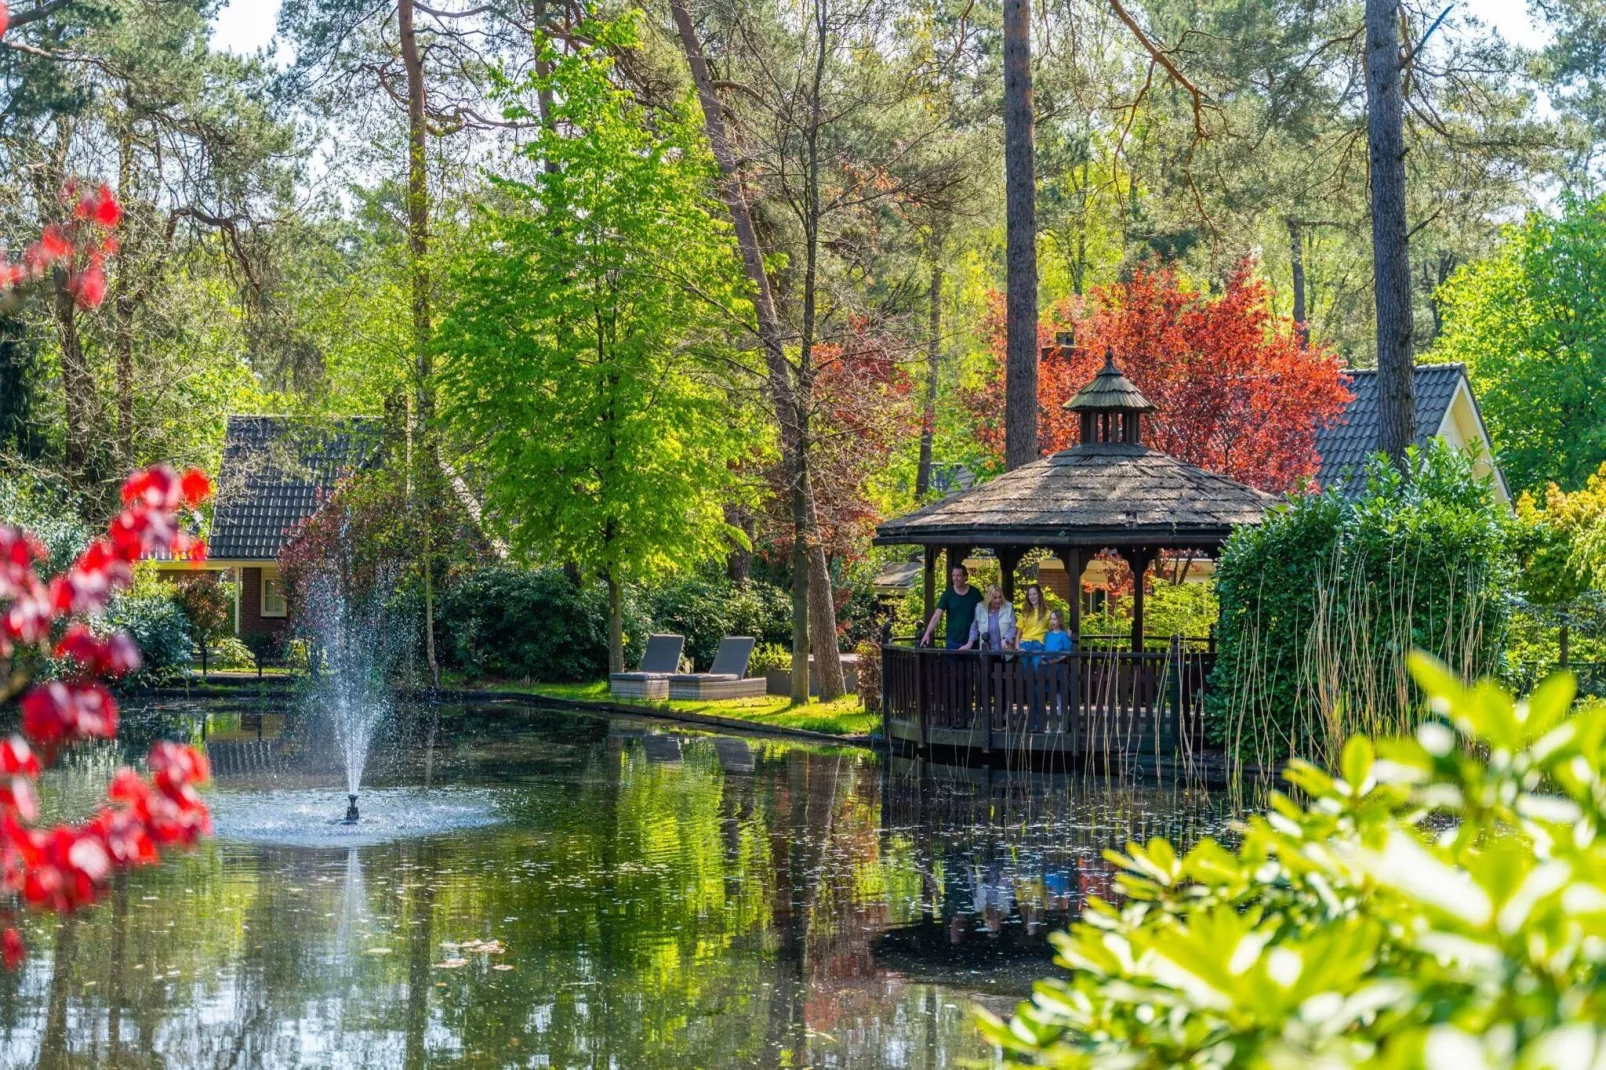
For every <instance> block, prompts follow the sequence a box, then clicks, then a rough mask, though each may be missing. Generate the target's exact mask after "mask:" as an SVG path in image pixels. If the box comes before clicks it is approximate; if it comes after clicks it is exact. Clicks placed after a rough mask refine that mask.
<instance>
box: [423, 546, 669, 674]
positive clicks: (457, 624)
mask: <svg viewBox="0 0 1606 1070" xmlns="http://www.w3.org/2000/svg"><path fill="white" fill-rule="evenodd" d="M624 618H625V662H626V664H627V665H632V666H633V665H634V664H635V663H636V661H637V660H638V659H639V658H640V657H641V651H642V648H643V647H644V646H645V645H646V640H647V633H648V631H649V630H650V628H649V625H648V618H647V615H646V614H645V613H644V612H643V611H642V607H641V605H640V602H639V600H638V599H637V598H636V597H635V596H634V594H633V593H631V592H629V591H628V590H627V591H626V596H625V607H624ZM436 641H437V643H438V653H439V656H440V660H441V663H442V665H443V666H444V667H446V668H451V669H458V670H461V671H463V672H467V673H470V674H472V675H475V676H492V677H503V678H506V679H514V680H518V679H530V680H538V681H542V682H545V683H563V682H571V681H585V680H595V679H597V678H598V677H601V676H606V675H607V672H608V600H607V595H606V593H605V592H604V591H603V589H602V588H601V587H600V586H598V585H591V586H580V587H576V586H575V584H574V583H573V582H571V581H570V579H569V577H568V576H566V575H564V573H563V570H561V569H555V568H544V569H537V570H535V571H528V570H525V569H521V568H514V567H497V568H486V569H480V570H478V571H475V572H470V573H467V574H466V575H463V576H462V577H460V578H459V579H458V580H457V582H455V583H454V584H452V586H450V587H449V588H447V589H446V590H445V591H443V592H442V593H441V599H440V608H439V617H438V622H437V633H436Z"/></svg>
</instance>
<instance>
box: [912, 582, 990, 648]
mask: <svg viewBox="0 0 1606 1070" xmlns="http://www.w3.org/2000/svg"><path fill="white" fill-rule="evenodd" d="M979 605H981V592H980V591H978V590H976V588H974V587H972V586H970V570H969V569H967V568H965V566H964V565H955V566H954V569H953V586H952V587H949V588H948V589H947V590H946V591H944V592H942V597H941V598H939V599H937V610H936V612H934V613H933V614H932V615H931V619H930V620H929V621H927V622H926V634H924V635H922V636H921V637H920V645H921V646H930V645H931V636H932V633H933V632H935V631H936V630H937V618H938V617H940V616H942V615H943V613H947V614H948V627H947V628H946V629H945V631H944V634H945V635H946V636H947V646H948V649H949V650H969V649H970V628H971V625H973V624H975V623H976V607H977V606H979Z"/></svg>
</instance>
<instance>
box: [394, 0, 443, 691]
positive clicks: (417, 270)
mask: <svg viewBox="0 0 1606 1070" xmlns="http://www.w3.org/2000/svg"><path fill="white" fill-rule="evenodd" d="M396 28H397V36H398V38H399V39H400V43H401V54H402V66H403V67H404V68H405V69H406V71H407V246H408V252H409V254H410V257H411V260H412V265H411V266H412V306H413V307H412V312H413V358H414V365H415V366H414V375H415V376H416V378H417V382H416V384H415V390H416V402H415V404H416V409H417V420H416V421H415V426H416V432H417V436H418V438H419V442H418V444H417V447H416V448H415V449H414V450H413V461H414V463H415V464H416V466H417V469H416V472H415V478H414V480H413V493H414V496H415V502H414V504H415V508H417V510H418V526H419V534H420V539H419V546H420V553H421V554H422V572H423V580H424V657H425V660H426V661H427V662H428V663H429V678H430V683H431V685H432V686H434V687H439V686H440V683H441V669H440V662H439V661H438V660H437V659H436V657H435V561H434V543H435V538H434V532H433V530H432V529H433V526H434V523H433V519H432V516H431V510H432V508H433V506H434V500H435V488H436V485H437V484H438V483H439V482H440V452H439V447H438V444H437V443H436V442H435V438H434V435H435V398H434V394H433V392H432V391H433V386H432V379H433V376H434V369H433V368H432V367H431V361H430V352H429V344H430V335H431V333H432V327H431V324H430V315H429V263H428V259H427V258H428V256H429V171H428V167H427V165H428V162H429V159H428V156H427V155H426V152H427V149H428V142H427V140H426V139H427V137H428V135H429V128H428V126H427V125H426V124H425V111H424V93H425V86H424V62H423V58H422V57H421V56H420V54H419V51H418V35H417V33H416V32H415V31H414V28H413V0H397V4H396Z"/></svg>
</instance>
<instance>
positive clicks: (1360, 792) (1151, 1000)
mask: <svg viewBox="0 0 1606 1070" xmlns="http://www.w3.org/2000/svg"><path fill="white" fill-rule="evenodd" d="M1411 671H1412V674H1413V676H1414V678H1415V680H1416V682H1417V684H1418V686H1420V687H1421V689H1422V691H1423V693H1424V694H1425V695H1426V696H1427V697H1428V699H1429V700H1430V702H1431V705H1432V708H1433V711H1434V712H1435V714H1437V715H1438V716H1439V717H1441V718H1442V720H1433V721H1429V722H1426V723H1424V724H1422V725H1421V726H1420V727H1419V728H1418V729H1417V731H1416V734H1415V736H1414V737H1404V738H1394V739H1385V740H1382V741H1380V742H1379V743H1378V745H1377V747H1376V750H1375V751H1374V748H1373V745H1372V743H1371V742H1370V741H1369V740H1368V739H1366V738H1365V737H1360V736H1357V737H1355V738H1353V739H1351V740H1350V741H1349V742H1348V743H1347V744H1346V745H1345V747H1344V749H1343V752H1342V756H1341V760H1340V763H1339V764H1340V769H1341V776H1338V777H1334V776H1330V775H1328V774H1327V773H1324V772H1322V771H1321V770H1319V769H1317V768H1315V767H1314V766H1311V765H1309V764H1306V763H1303V762H1297V761H1296V762H1293V763H1291V764H1290V767H1289V769H1288V771H1287V773H1286V774H1285V775H1286V778H1287V780H1288V781H1289V783H1290V784H1292V785H1293V787H1294V788H1295V789H1296V791H1297V793H1298V795H1299V797H1300V798H1301V799H1302V800H1303V803H1301V802H1296V801H1295V800H1294V798H1293V797H1291V796H1284V795H1280V794H1278V795H1273V797H1272V800H1271V812H1270V813H1268V814H1265V815H1264V816H1257V817H1254V818H1252V819H1251V820H1250V821H1249V822H1248V824H1247V825H1246V826H1245V828H1244V830H1243V840H1242V844H1241V846H1240V847H1238V849H1237V850H1236V851H1229V850H1227V849H1226V848H1224V847H1223V846H1221V845H1220V844H1219V843H1216V842H1214V841H1212V840H1204V841H1202V842H1201V843H1199V844H1198V845H1197V846H1196V847H1194V848H1193V850H1191V851H1189V852H1188V853H1187V855H1186V856H1184V857H1181V858H1178V857H1177V855H1176V853H1175V851H1174V850H1173V849H1172V847H1171V845H1170V844H1168V843H1166V842H1165V841H1164V840H1152V841H1150V843H1149V844H1148V846H1147V847H1139V846H1137V845H1135V844H1133V845H1129V846H1128V848H1127V853H1126V854H1124V855H1117V854H1115V853H1113V852H1112V853H1111V854H1110V858H1111V860H1112V861H1113V862H1115V863H1116V864H1117V865H1118V866H1119V867H1120V869H1121V872H1122V875H1121V878H1120V881H1119V884H1118V887H1119V889H1120V890H1121V891H1122V892H1124V894H1125V895H1126V896H1128V899H1127V901H1126V902H1125V903H1124V904H1123V905H1122V906H1120V907H1113V906H1109V905H1106V904H1103V903H1099V902H1096V901H1095V902H1094V903H1093V904H1091V905H1090V908H1089V911H1088V913H1087V914H1086V916H1085V918H1084V920H1083V921H1081V922H1078V923H1077V924H1076V925H1075V926H1073V927H1072V929H1071V931H1070V932H1068V933H1064V934H1061V935H1059V936H1058V937H1056V946H1057V948H1058V950H1059V961H1060V963H1061V965H1064V966H1066V967H1068V968H1069V969H1070V970H1071V971H1072V974H1071V976H1070V977H1069V978H1065V979H1053V980H1047V981H1042V982H1040V983H1039V984H1038V985H1037V988H1036V995H1035V996H1034V997H1033V999H1032V1001H1031V1002H1030V1003H1025V1004H1022V1005H1021V1007H1020V1008H1019V1012H1018V1013H1017V1014H1016V1016H1015V1017H1014V1019H1013V1020H1012V1021H1010V1022H1009V1023H1007V1024H1006V1023H1004V1022H1001V1021H999V1020H998V1019H996V1018H994V1017H992V1016H990V1015H986V1014H983V1015H982V1018H983V1021H982V1027H983V1029H984V1030H985V1032H986V1033H987V1035H988V1036H989V1037H990V1038H991V1039H993V1040H994V1041H995V1042H997V1043H998V1044H1000V1045H1002V1046H1003V1047H1004V1048H1005V1050H1006V1052H1007V1053H1008V1054H1009V1056H1010V1057H1011V1058H1012V1059H1015V1060H1017V1061H1019V1062H1021V1063H1025V1064H1027V1065H1046V1066H1056V1067H1100V1068H1122V1067H1133V1068H1137V1067H1154V1068H1159V1067H1173V1066H1188V1067H1223V1068H1226V1067H1234V1068H1239V1067H1241V1068H1260V1067H1266V1068H1281V1067H1290V1068H1295V1067H1297V1068H1300V1070H1305V1068H1318V1067H1349V1066H1369V1067H1431V1068H1440V1067H1443V1068H1447V1070H1474V1068H1481V1067H1495V1066H1502V1067H1515V1068H1524V1070H1527V1068H1532V1070H1538V1068H1541V1067H1544V1068H1555V1070H1562V1068H1571V1067H1577V1068H1580V1070H1582V1068H1594V1067H1602V1066H1606V1025H1603V1024H1602V1023H1606V835H1602V831H1601V827H1602V822H1603V820H1606V779H1603V774H1606V706H1602V705H1599V704H1593V705H1590V706H1587V707H1581V708H1579V709H1577V710H1574V711H1572V712H1571V713H1569V708H1570V707H1571V705H1572V700H1573V689H1574V682H1573V679H1572V677H1571V676H1570V675H1566V674H1558V675H1556V676H1553V677H1551V678H1550V679H1548V680H1546V681H1545V682H1544V683H1543V684H1541V685H1540V686H1539V688H1537V689H1536V690H1535V691H1534V692H1533V694H1532V695H1531V696H1530V697H1529V698H1528V699H1527V701H1526V702H1521V703H1519V702H1516V701H1515V700H1514V699H1513V698H1512V696H1511V695H1510V694H1508V693H1507V692H1505V691H1503V690H1501V689H1500V688H1499V687H1497V686H1496V685H1495V684H1493V683H1490V682H1487V681H1485V682H1483V683H1480V684H1478V685H1477V686H1476V687H1475V688H1472V689H1468V688H1466V687H1464V686H1463V685H1462V684H1461V683H1460V682H1459V681H1458V680H1457V678H1456V677H1455V676H1454V675H1452V674H1451V673H1450V672H1449V671H1448V670H1447V669H1446V668H1445V667H1444V666H1443V665H1442V664H1440V663H1439V662H1436V661H1434V660H1432V659H1431V658H1428V657H1426V656H1425V655H1422V654H1420V653H1419V654H1415V655H1413V656H1412V658H1411Z"/></svg>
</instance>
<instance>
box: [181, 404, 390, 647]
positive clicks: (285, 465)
mask: <svg viewBox="0 0 1606 1070" xmlns="http://www.w3.org/2000/svg"><path fill="white" fill-rule="evenodd" d="M379 445H380V422H379V420H378V419H376V418H372V417H362V416H353V417H346V418H343V419H337V420H329V421H317V422H314V421H309V420H301V419H297V418H294V417H289V416H230V417H229V426H228V432H227V434H226V437H225V439H224V444H223V461H222V464H221V466H220V467H219V469H218V479H217V496H216V498H215V499H214V500H213V505H212V527H211V531H210V534H209V537H208V540H207V557H206V560H205V561H204V562H201V563H200V565H199V566H198V567H199V568H202V569H206V570H209V571H212V572H214V573H218V574H220V578H224V579H227V580H229V581H231V585H232V587H233V590H234V633H235V634H236V635H239V636H241V637H242V638H245V637H250V636H253V635H273V634H276V633H278V632H280V631H282V630H283V628H284V626H285V620H286V618H287V617H288V616H289V607H288V606H287V605H286V603H285V597H284V587H283V584H282V583H281V581H280V577H279V551H280V550H281V549H283V548H284V545H285V543H286V542H287V541H288V540H289V538H290V536H291V534H292V533H293V532H294V531H295V530H296V528H297V526H298V525H300V524H301V522H302V521H303V520H306V519H307V518H308V517H310V516H312V514H313V513H315V512H317V510H318V507H319V506H320V505H321V504H322V503H323V502H324V501H325V500H326V499H327V498H328V496H329V494H330V493H331V492H332V491H333V490H334V489H335V486H336V485H337V484H338V483H339V482H340V480H342V479H344V478H345V477H346V476H348V475H350V474H351V473H353V472H356V471H358V470H359V469H361V468H364V467H366V466H368V465H370V464H372V463H374V462H375V461H376V460H377V458H378V455H379ZM174 571H177V570H176V569H175V570H174Z"/></svg>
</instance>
